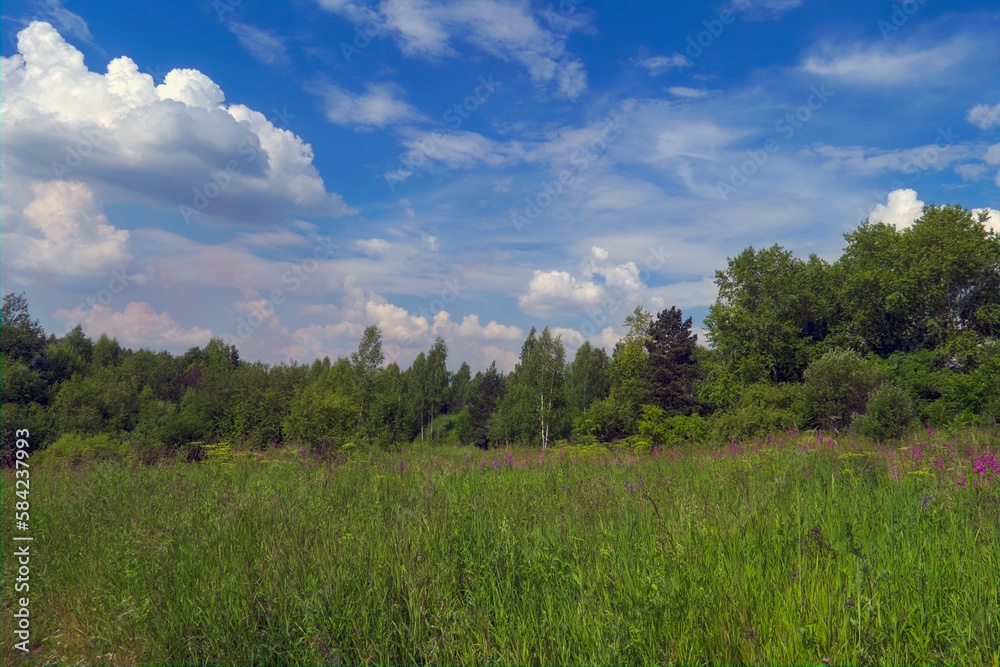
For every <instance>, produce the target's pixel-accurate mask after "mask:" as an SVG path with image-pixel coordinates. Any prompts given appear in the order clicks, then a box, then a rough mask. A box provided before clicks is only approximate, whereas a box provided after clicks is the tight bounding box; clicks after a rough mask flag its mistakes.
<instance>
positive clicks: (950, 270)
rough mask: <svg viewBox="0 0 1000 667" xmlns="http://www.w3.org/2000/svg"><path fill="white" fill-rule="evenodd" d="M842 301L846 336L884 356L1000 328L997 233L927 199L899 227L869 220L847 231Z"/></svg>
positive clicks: (863, 348)
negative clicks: (909, 222) (908, 223)
mask: <svg viewBox="0 0 1000 667" xmlns="http://www.w3.org/2000/svg"><path fill="white" fill-rule="evenodd" d="M845 239H846V240H847V248H846V250H845V251H844V255H843V257H842V258H841V260H840V264H841V265H842V280H841V285H842V287H841V289H840V301H841V303H842V307H843V310H844V313H845V315H846V316H847V318H848V319H847V321H846V322H845V323H844V325H843V329H844V331H845V333H846V337H848V338H850V339H851V340H853V341H856V344H857V346H858V347H859V348H860V351H862V352H869V351H870V352H874V353H875V354H878V355H880V356H883V357H887V356H889V355H891V354H892V353H894V352H915V351H917V350H921V349H930V348H934V347H937V346H940V345H943V344H945V343H946V342H947V341H948V340H949V339H950V338H953V337H954V336H956V335H958V334H960V333H962V332H964V331H976V332H977V333H979V334H980V335H982V336H986V337H995V336H997V335H998V334H1000V237H998V236H997V235H996V234H990V233H988V232H987V231H986V230H985V228H984V225H983V223H982V221H980V220H975V219H973V217H972V213H971V212H970V211H967V210H965V209H963V208H961V207H960V206H943V207H937V206H928V207H925V208H924V212H923V216H922V217H921V218H920V219H919V220H917V221H916V222H914V224H913V226H912V227H910V228H908V229H904V230H902V231H899V230H897V229H895V228H894V227H892V226H890V225H887V224H882V223H879V224H871V223H868V222H866V223H865V224H864V225H862V226H860V227H859V228H858V229H857V230H855V231H854V232H851V233H848V234H845Z"/></svg>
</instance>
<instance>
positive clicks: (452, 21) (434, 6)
mask: <svg viewBox="0 0 1000 667" xmlns="http://www.w3.org/2000/svg"><path fill="white" fill-rule="evenodd" d="M319 5H320V6H321V7H323V8H324V9H326V10H328V11H331V12H334V13H337V14H339V15H341V16H343V17H344V18H346V19H347V20H349V21H351V22H353V23H355V24H357V25H363V24H365V23H366V22H368V21H372V22H374V25H377V26H380V28H381V29H383V30H386V31H387V32H388V33H389V34H391V35H393V36H394V37H395V39H396V41H397V42H398V43H399V45H400V48H401V50H402V51H403V53H404V54H406V55H409V56H414V57H421V58H428V59H431V60H437V59H441V58H453V57H457V56H459V55H460V54H459V51H458V50H457V49H456V48H455V47H454V46H453V42H456V41H465V42H468V43H470V44H472V45H473V46H475V47H476V48H478V49H479V50H481V51H483V52H486V53H489V54H490V55H493V56H495V57H497V58H499V59H501V60H505V61H514V62H517V63H519V64H521V65H522V66H523V67H525V69H526V70H527V71H528V74H529V76H530V77H531V80H532V82H533V83H535V84H536V85H538V86H540V87H543V86H554V87H555V89H556V94H557V95H558V96H559V97H565V98H567V99H570V100H575V99H577V98H578V97H579V96H580V94H582V93H583V91H584V90H586V88H587V74H586V71H585V70H584V66H583V63H582V62H581V61H580V60H578V59H576V58H574V57H573V56H571V55H570V54H569V53H568V52H567V50H566V38H567V35H566V34H565V33H563V32H556V31H552V30H547V29H545V28H543V27H542V26H541V25H540V24H539V22H538V21H537V20H536V19H535V17H534V16H532V11H531V7H530V5H529V4H528V3H526V2H518V3H507V2H497V1H494V0H452V1H450V2H428V1H427V0H407V1H406V2H399V1H398V0H381V2H379V4H378V11H374V10H372V9H370V8H368V7H366V6H365V5H363V4H362V3H361V2H358V1H356V0H319ZM581 25H582V24H580V23H578V22H576V23H574V22H561V23H560V26H561V28H562V29H572V28H574V27H580V26H581Z"/></svg>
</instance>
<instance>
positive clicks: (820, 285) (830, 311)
mask: <svg viewBox="0 0 1000 667" xmlns="http://www.w3.org/2000/svg"><path fill="white" fill-rule="evenodd" d="M828 270H829V267H828V266H827V265H826V264H825V263H824V262H823V261H822V260H820V259H819V258H815V257H811V258H810V262H809V264H807V263H806V262H803V261H802V260H799V259H795V258H794V257H792V253H791V252H789V251H787V250H784V249H783V248H782V247H781V246H778V245H774V246H772V247H771V248H768V249H766V250H761V251H759V252H758V251H756V250H754V249H753V247H750V248H747V249H746V250H744V251H743V252H742V253H741V254H740V255H739V256H737V257H736V258H732V259H730V260H729V267H728V268H727V269H726V270H725V271H716V274H715V276H716V279H715V283H716V285H718V286H719V296H718V299H717V300H716V302H715V303H714V304H713V305H712V306H711V307H710V308H709V314H708V316H707V317H705V326H706V328H707V329H708V338H709V340H710V341H711V343H712V345H713V346H714V348H715V349H716V351H717V354H718V356H717V361H718V362H719V363H721V364H722V365H723V366H724V367H725V368H726V370H727V371H728V374H729V375H731V376H732V377H733V378H735V379H736V380H737V381H738V382H739V383H740V384H741V385H747V384H750V383H753V382H760V381H770V382H772V383H778V382H798V381H800V380H801V379H802V371H803V370H804V369H805V367H806V366H807V365H808V364H809V362H810V361H812V359H813V358H815V357H816V356H818V350H816V349H815V344H816V343H817V342H818V338H820V337H825V333H826V331H827V330H828V329H829V328H831V327H832V326H833V324H834V322H833V318H834V316H835V315H836V312H835V309H834V308H833V305H832V304H833V298H832V297H831V295H830V294H828V293H826V292H825V291H824V292H821V293H819V294H814V293H812V292H811V291H810V290H811V289H819V290H827V289H828V287H829V283H830V281H829V280H828V279H826V277H825V276H824V273H825V272H827V271H828Z"/></svg>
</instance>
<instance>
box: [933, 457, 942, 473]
mask: <svg viewBox="0 0 1000 667" xmlns="http://www.w3.org/2000/svg"><path fill="white" fill-rule="evenodd" d="M934 467H935V468H937V469H938V470H940V471H942V472H944V459H942V458H941V457H940V456H935V457H934Z"/></svg>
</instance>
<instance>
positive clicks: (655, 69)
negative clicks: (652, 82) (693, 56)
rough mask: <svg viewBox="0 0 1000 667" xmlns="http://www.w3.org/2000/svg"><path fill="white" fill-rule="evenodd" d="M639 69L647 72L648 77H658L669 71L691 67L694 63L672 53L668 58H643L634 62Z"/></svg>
mask: <svg viewBox="0 0 1000 667" xmlns="http://www.w3.org/2000/svg"><path fill="white" fill-rule="evenodd" d="M635 64H636V65H638V66H639V67H644V68H646V69H647V70H649V75H650V76H659V75H660V74H663V73H664V72H666V71H667V70H670V69H684V68H685V67H691V66H692V65H693V64H694V63H692V62H691V61H690V60H688V59H687V56H685V55H684V54H681V53H674V54H671V55H669V56H643V57H641V58H638V59H637V60H636V61H635Z"/></svg>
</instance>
